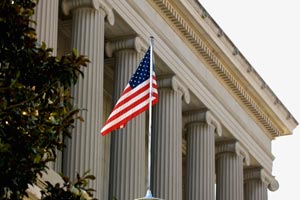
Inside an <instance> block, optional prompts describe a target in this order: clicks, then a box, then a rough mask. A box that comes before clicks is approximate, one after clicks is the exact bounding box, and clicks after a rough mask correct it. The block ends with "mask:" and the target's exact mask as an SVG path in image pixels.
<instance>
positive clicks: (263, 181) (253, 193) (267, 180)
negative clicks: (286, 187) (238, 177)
mask: <svg viewBox="0 0 300 200" xmlns="http://www.w3.org/2000/svg"><path fill="white" fill-rule="evenodd" d="M268 188H269V189H270V190H271V191H275V190H277V189H278V188H279V184H278V182H277V181H276V180H275V178H274V177H273V176H271V175H269V174H268V173H267V172H266V171H265V170H264V169H262V168H261V167H254V168H248V169H245V170H244V191H245V193H244V199H245V200H267V199H268Z"/></svg>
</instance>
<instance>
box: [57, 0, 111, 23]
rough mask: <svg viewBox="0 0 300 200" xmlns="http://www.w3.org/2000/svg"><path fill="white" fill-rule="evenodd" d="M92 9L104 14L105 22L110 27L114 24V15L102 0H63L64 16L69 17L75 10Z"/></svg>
mask: <svg viewBox="0 0 300 200" xmlns="http://www.w3.org/2000/svg"><path fill="white" fill-rule="evenodd" d="M81 7H82V8H84V7H86V8H93V9H96V10H99V8H101V9H102V10H103V11H104V12H105V14H106V20H107V21H108V23H109V24H110V25H111V26H112V25H114V23H115V15H114V13H113V10H112V7H111V6H110V5H109V4H108V3H107V2H105V1H103V0H63V2H62V11H63V13H64V14H65V15H69V14H70V12H71V11H72V10H73V9H76V8H81Z"/></svg>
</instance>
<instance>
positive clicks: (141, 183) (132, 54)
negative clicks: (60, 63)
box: [105, 37, 146, 200]
mask: <svg viewBox="0 0 300 200" xmlns="http://www.w3.org/2000/svg"><path fill="white" fill-rule="evenodd" d="M144 46H145V45H144V44H143V43H142V41H141V39H140V38H139V37H133V38H127V39H122V40H116V41H112V42H108V43H106V47H105V49H106V54H107V55H108V56H109V57H111V56H112V55H113V54H114V55H115V62H116V64H115V90H114V101H115V102H117V100H118V99H119V97H120V95H121V94H122V92H123V90H124V88H125V87H126V85H127V84H128V81H129V80H130V77H131V76H132V74H133V73H134V72H135V70H136V69H137V66H138V65H139V63H140V60H141V58H142V57H143V55H144V52H143V50H146V48H143V47H144ZM145 118H146V114H145V112H144V113H141V114H139V115H138V116H137V117H135V118H134V119H132V120H131V121H129V122H128V123H127V124H126V126H125V127H124V128H122V129H118V130H116V131H114V133H112V134H111V139H112V140H111V164H110V166H111V168H110V170H111V171H110V189H109V196H110V198H109V199H113V198H116V199H120V200H122V199H131V200H133V199H134V198H137V197H140V196H143V195H144V194H145V193H146V173H145V172H146V170H145V166H146V157H145V154H146V144H145V141H146V138H145V137H146V133H145V130H146V129H145V127H146V123H145Z"/></svg>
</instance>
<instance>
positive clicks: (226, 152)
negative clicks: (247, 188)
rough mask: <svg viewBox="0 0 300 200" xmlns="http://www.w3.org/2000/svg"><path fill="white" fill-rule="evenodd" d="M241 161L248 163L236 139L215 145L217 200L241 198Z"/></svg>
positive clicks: (246, 156) (248, 159)
mask: <svg viewBox="0 0 300 200" xmlns="http://www.w3.org/2000/svg"><path fill="white" fill-rule="evenodd" d="M243 162H244V163H245V164H246V165H249V163H250V158H249V155H248V153H247V152H246V150H245V149H244V148H243V147H242V146H241V145H240V143H239V142H237V141H226V142H220V143H218V144H217V146H216V176H217V177H216V184H217V198H216V199H217V200H243V198H244V192H243V181H244V179H243Z"/></svg>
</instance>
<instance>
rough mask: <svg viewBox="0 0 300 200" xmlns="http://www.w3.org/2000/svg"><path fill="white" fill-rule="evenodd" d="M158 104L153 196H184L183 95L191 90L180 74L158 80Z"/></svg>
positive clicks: (170, 199)
mask: <svg viewBox="0 0 300 200" xmlns="http://www.w3.org/2000/svg"><path fill="white" fill-rule="evenodd" d="M158 88H159V89H158V98H159V101H158V104H156V105H155V106H154V109H153V131H152V161H151V163H152V175H151V177H152V178H151V180H152V181H151V182H152V184H151V189H152V193H153V196H155V197H158V198H162V199H168V200H181V199H182V150H181V145H182V95H184V97H185V100H186V102H187V103H188V102H189V100H190V96H189V92H188V90H187V88H186V87H184V86H183V85H182V84H181V83H180V82H179V80H178V79H177V77H175V76H171V77H166V78H164V79H162V80H159V81H158Z"/></svg>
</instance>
